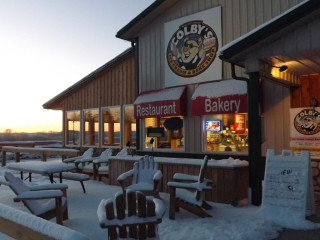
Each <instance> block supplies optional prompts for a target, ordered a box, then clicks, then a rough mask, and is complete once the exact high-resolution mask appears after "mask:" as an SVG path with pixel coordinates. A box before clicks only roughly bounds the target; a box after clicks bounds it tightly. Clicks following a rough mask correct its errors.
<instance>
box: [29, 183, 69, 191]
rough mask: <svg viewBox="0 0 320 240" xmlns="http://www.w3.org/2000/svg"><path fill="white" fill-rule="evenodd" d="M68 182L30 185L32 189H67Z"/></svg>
mask: <svg viewBox="0 0 320 240" xmlns="http://www.w3.org/2000/svg"><path fill="white" fill-rule="evenodd" d="M67 188H68V185H67V184H59V183H56V184H43V185H34V186H30V190H31V191H42V190H62V189H67Z"/></svg>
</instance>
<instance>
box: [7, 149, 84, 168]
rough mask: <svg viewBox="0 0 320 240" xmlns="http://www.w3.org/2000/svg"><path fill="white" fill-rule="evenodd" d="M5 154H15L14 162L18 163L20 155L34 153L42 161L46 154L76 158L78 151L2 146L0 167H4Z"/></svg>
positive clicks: (45, 158) (44, 159)
mask: <svg viewBox="0 0 320 240" xmlns="http://www.w3.org/2000/svg"><path fill="white" fill-rule="evenodd" d="M6 152H14V153H15V161H16V162H20V153H22V152H26V153H36V154H39V155H40V156H41V160H42V161H44V162H45V161H46V160H47V155H48V154H53V155H62V156H78V155H79V150H76V149H67V148H33V147H13V146H3V147H2V166H3V167H4V166H5V165H6Z"/></svg>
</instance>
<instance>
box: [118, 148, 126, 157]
mask: <svg viewBox="0 0 320 240" xmlns="http://www.w3.org/2000/svg"><path fill="white" fill-rule="evenodd" d="M117 156H128V148H127V147H124V148H122V149H121V151H120V152H118V153H117Z"/></svg>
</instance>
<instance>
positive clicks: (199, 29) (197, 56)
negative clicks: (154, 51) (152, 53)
mask: <svg viewBox="0 0 320 240" xmlns="http://www.w3.org/2000/svg"><path fill="white" fill-rule="evenodd" d="M217 50H218V38H217V35H216V33H215V32H214V31H213V29H212V28H211V27H210V26H208V25H207V24H205V23H203V21H191V22H187V23H184V24H182V25H181V26H180V27H179V29H178V30H177V31H176V32H175V33H174V34H173V36H172V37H171V39H170V41H169V43H168V47H167V61H168V65H169V67H170V68H171V70H172V71H173V72H174V73H175V74H177V75H179V76H181V77H187V78H188V77H194V76H197V75H199V74H200V73H202V72H204V71H205V70H206V69H208V67H209V66H210V65H211V63H212V62H213V61H214V59H215V57H216V55H217Z"/></svg>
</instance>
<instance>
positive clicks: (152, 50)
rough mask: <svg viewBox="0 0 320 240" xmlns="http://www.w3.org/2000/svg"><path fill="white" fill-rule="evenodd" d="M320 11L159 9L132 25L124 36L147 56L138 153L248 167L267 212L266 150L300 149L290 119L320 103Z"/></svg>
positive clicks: (189, 2) (228, 3) (202, 2)
mask: <svg viewBox="0 0 320 240" xmlns="http://www.w3.org/2000/svg"><path fill="white" fill-rule="evenodd" d="M318 5H319V3H318V1H313V0H311V1H303V0H280V1H270V0H243V1H242V0H241V1H239V0H183V1H182V0H170V1H169V0H157V1H155V2H154V3H153V4H152V5H151V6H150V7H148V8H147V9H146V10H145V11H143V12H142V13H141V14H140V15H138V16H137V17H136V18H134V19H133V20H132V21H130V22H129V23H128V24H127V25H126V26H124V27H123V28H122V29H121V30H119V31H118V33H117V37H119V38H121V39H125V40H128V41H131V42H133V43H134V44H135V45H136V47H137V52H138V54H137V56H136V58H137V65H138V68H137V69H138V83H137V84H138V89H139V96H138V98H137V99H136V101H135V103H134V105H135V117H136V118H137V119H138V125H139V129H140V131H139V135H140V137H139V148H138V150H139V151H140V152H141V153H146V152H151V151H152V152H154V153H155V154H157V155H171V156H184V157H186V156H193V157H194V156H195V155H197V156H199V157H200V156H203V155H204V154H209V155H211V156H213V157H214V158H216V159H219V158H226V157H229V156H234V157H239V158H241V159H249V161H250V185H251V188H252V196H253V199H252V201H253V203H254V204H260V200H261V180H262V179H263V171H264V160H265V156H266V150H267V149H269V148H272V149H276V151H277V152H278V153H279V151H280V150H282V149H288V148H290V147H292V149H294V150H301V149H299V147H298V146H299V141H298V143H297V142H296V143H293V144H296V145H294V146H295V147H293V146H292V139H293V138H292V137H294V136H292V134H291V133H292V130H291V129H292V126H290V125H291V122H292V121H291V120H290V119H291V118H290V114H291V112H292V111H293V110H292V109H294V108H297V107H309V108H310V107H311V109H313V110H314V108H312V106H311V103H310V100H311V99H312V101H311V102H312V104H313V107H315V106H316V103H317V100H318V99H319V91H317V89H318V85H319V84H318V76H317V75H318V73H319V70H318V69H319V68H318V64H319V52H318V51H319V48H318V44H319V41H318V40H319V34H318V33H317V31H316V29H317V27H319V23H318V17H317V16H319V14H318V12H317V9H318ZM279 19H281V20H279ZM230 44H231V45H230ZM297 53H299V54H300V55H299V56H298V55H297ZM228 62H230V63H231V64H229V63H228ZM282 65H286V66H287V67H288V69H287V71H286V72H282V70H285V69H284V68H283V67H282V68H280V67H281V66H282ZM279 70H281V72H279ZM236 84H238V85H237V86H236ZM234 86H235V87H234ZM246 86H247V87H246ZM170 107H172V108H176V111H170ZM291 115H292V114H291ZM300 123H301V122H300ZM319 127H320V126H319ZM317 141H318V140H317ZM300 142H301V141H300ZM304 146H305V145H304ZM313 146H314V148H313V149H316V151H319V147H318V145H317V144H316V143H314V145H313ZM316 151H315V152H316Z"/></svg>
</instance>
